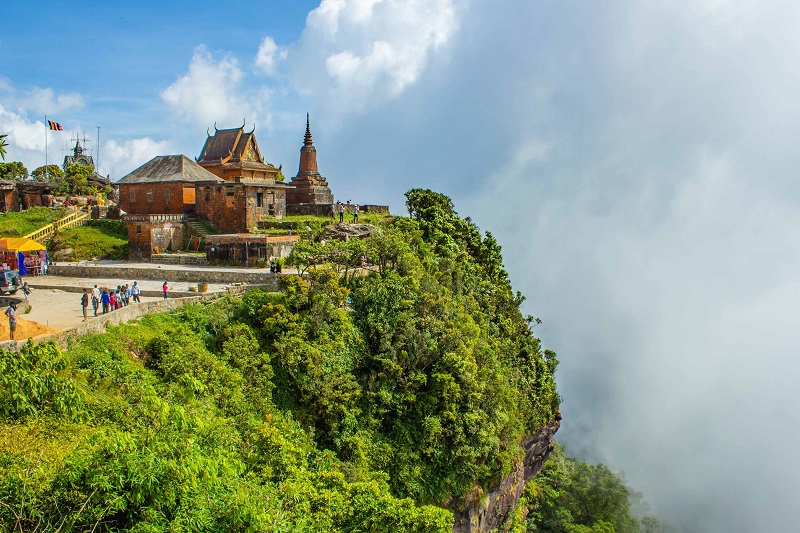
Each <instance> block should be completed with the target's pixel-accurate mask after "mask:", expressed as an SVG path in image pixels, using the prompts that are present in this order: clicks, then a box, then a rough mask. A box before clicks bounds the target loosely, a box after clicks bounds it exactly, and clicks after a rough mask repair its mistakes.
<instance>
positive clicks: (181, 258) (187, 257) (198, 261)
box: [150, 254, 208, 265]
mask: <svg viewBox="0 0 800 533" xmlns="http://www.w3.org/2000/svg"><path fill="white" fill-rule="evenodd" d="M150 261H151V262H152V263H161V264H164V265H207V264H208V261H207V260H206V256H204V255H200V254H152V255H151V256H150Z"/></svg>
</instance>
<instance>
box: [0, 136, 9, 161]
mask: <svg viewBox="0 0 800 533" xmlns="http://www.w3.org/2000/svg"><path fill="white" fill-rule="evenodd" d="M7 146H8V133H3V134H0V161H5V160H6V147H7Z"/></svg>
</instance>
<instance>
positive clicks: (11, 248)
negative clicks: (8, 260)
mask: <svg viewBox="0 0 800 533" xmlns="http://www.w3.org/2000/svg"><path fill="white" fill-rule="evenodd" d="M45 249H46V248H45V247H44V245H43V244H41V243H38V242H36V241H34V240H33V239H27V238H25V237H16V238H8V239H0V252H34V251H37V250H45Z"/></svg>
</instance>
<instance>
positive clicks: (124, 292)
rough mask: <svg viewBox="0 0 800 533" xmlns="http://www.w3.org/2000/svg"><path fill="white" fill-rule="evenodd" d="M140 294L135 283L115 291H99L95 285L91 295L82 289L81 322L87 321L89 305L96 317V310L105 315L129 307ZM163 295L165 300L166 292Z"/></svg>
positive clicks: (139, 299) (119, 286)
mask: <svg viewBox="0 0 800 533" xmlns="http://www.w3.org/2000/svg"><path fill="white" fill-rule="evenodd" d="M164 285H165V286H166V282H164ZM141 294H142V289H141V287H140V286H139V283H138V282H136V281H134V282H133V285H127V284H125V285H117V288H116V289H106V288H104V289H100V288H99V287H98V286H97V285H95V286H94V288H93V289H92V292H91V293H90V292H89V289H83V294H82V295H81V308H82V310H83V321H84V322H85V321H86V320H87V319H88V315H89V305H90V304H91V306H92V310H93V311H94V316H97V312H98V310H100V311H101V312H102V314H106V313H109V312H111V311H114V310H116V309H121V308H122V307H125V306H126V305H130V303H131V302H140V301H141ZM164 295H165V296H164V297H165V298H166V290H165V291H164Z"/></svg>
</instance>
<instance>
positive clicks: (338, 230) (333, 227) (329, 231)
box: [320, 222, 377, 240]
mask: <svg viewBox="0 0 800 533" xmlns="http://www.w3.org/2000/svg"><path fill="white" fill-rule="evenodd" d="M376 229H377V228H376V227H375V226H373V225H372V224H348V223H347V222H339V223H337V224H330V225H328V226H325V231H323V232H322V236H321V237H320V238H321V239H328V240H330V239H340V240H345V239H365V238H367V237H369V236H370V235H372V234H373V233H374V232H375V230H376Z"/></svg>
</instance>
